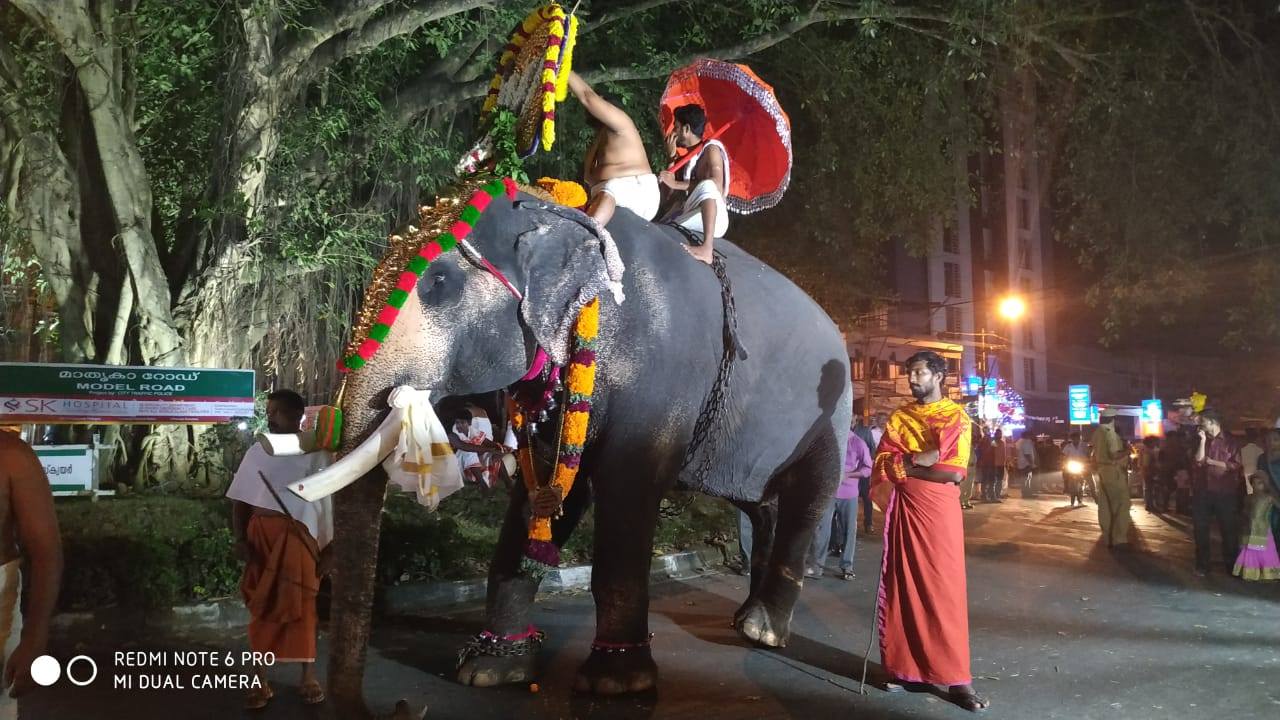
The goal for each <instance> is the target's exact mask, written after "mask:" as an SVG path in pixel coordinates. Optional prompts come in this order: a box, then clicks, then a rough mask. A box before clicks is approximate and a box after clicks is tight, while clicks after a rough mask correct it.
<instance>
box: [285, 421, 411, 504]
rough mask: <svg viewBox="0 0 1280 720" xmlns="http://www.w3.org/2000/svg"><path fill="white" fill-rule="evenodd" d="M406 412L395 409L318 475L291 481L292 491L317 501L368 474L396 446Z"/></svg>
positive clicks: (290, 488)
mask: <svg viewBox="0 0 1280 720" xmlns="http://www.w3.org/2000/svg"><path fill="white" fill-rule="evenodd" d="M404 412H405V411H404V410H403V409H402V408H392V410H391V412H390V413H389V414H388V415H387V417H386V419H385V420H383V421H382V424H381V425H379V426H378V429H377V430H375V431H374V432H373V434H372V435H370V436H369V437H367V438H365V441H364V442H362V443H360V445H359V446H357V447H356V448H355V449H354V450H352V451H351V452H349V453H347V454H346V456H344V457H343V458H342V459H341V460H339V461H338V462H336V463H334V464H332V465H330V466H329V467H327V468H325V469H324V470H321V471H320V472H318V473H316V474H315V475H311V476H309V477H305V478H303V479H301V480H299V481H297V482H295V483H290V484H289V486H288V487H289V490H290V491H292V492H293V494H295V495H297V496H298V497H300V498H302V499H303V500H306V501H307V502H315V501H316V500H319V499H321V498H325V497H328V496H330V495H332V494H334V493H336V492H338V491H339V490H341V489H342V488H344V487H346V486H348V485H350V484H351V483H353V482H355V481H356V480H359V479H360V478H362V477H364V476H365V474H366V473H368V472H369V471H370V470H373V469H374V468H375V467H377V466H378V463H381V462H382V461H383V459H385V458H386V457H387V456H388V455H390V454H391V451H393V450H395V449H396V443H397V442H398V441H399V438H400V425H401V422H402V420H403V415H404Z"/></svg>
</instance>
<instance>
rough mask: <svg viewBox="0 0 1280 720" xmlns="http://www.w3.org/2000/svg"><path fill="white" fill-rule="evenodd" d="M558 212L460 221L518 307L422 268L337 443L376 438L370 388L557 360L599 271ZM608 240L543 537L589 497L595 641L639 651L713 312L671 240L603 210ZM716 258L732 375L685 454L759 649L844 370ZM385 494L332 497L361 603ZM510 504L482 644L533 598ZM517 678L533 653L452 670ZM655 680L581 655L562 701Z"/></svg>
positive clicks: (776, 292) (500, 374) (810, 505)
mask: <svg viewBox="0 0 1280 720" xmlns="http://www.w3.org/2000/svg"><path fill="white" fill-rule="evenodd" d="M574 212H576V211H573V212H571V211H565V210H564V209H563V208H554V209H553V208H550V207H549V206H547V205H545V204H544V203H542V202H541V201H539V200H536V199H534V198H531V197H528V196H525V195H521V196H520V197H519V199H518V200H517V201H515V202H512V201H510V200H509V199H507V198H498V199H495V200H494V202H493V203H492V205H491V206H490V207H489V209H488V210H487V211H486V212H485V214H484V215H483V216H482V217H481V219H480V220H479V221H478V222H477V223H476V226H475V229H474V231H473V233H472V235H471V238H470V240H471V242H472V243H473V244H474V246H475V247H476V248H477V249H478V250H479V251H480V252H481V253H482V254H484V256H485V257H486V258H487V259H488V260H490V261H491V262H492V263H493V264H494V265H496V266H497V267H498V268H499V269H501V270H502V272H503V273H504V274H505V275H507V277H508V278H510V279H511V281H512V282H513V283H514V284H515V286H516V287H518V288H520V289H521V290H522V291H524V292H525V295H526V297H525V300H524V303H523V306H522V307H520V308H519V310H518V309H517V303H516V301H515V299H514V298H513V297H512V296H511V295H510V294H509V293H508V292H507V291H506V290H505V289H504V288H503V287H502V285H501V284H500V283H499V282H497V281H496V280H495V279H494V278H493V277H492V276H491V275H489V274H488V273H486V272H485V271H484V270H482V269H480V268H479V267H478V266H476V265H474V264H473V263H472V262H469V261H468V260H467V259H466V258H465V257H463V256H462V255H461V254H460V253H459V252H456V251H455V252H451V253H448V254H446V255H444V256H442V257H441V258H440V259H438V260H437V261H436V262H435V263H433V264H432V265H431V267H430V268H428V270H427V272H426V273H425V274H424V276H423V278H422V280H421V282H420V283H419V286H418V292H417V294H416V296H414V297H411V298H410V301H409V303H407V304H406V305H405V308H404V309H403V310H402V312H401V317H400V320H398V321H397V324H396V325H395V327H394V328H393V330H392V333H391V336H390V337H389V338H388V340H387V342H386V343H385V344H384V345H383V348H382V349H381V350H380V351H379V353H378V355H377V357H375V358H374V360H373V361H372V362H371V363H370V365H369V366H368V367H367V368H365V369H363V370H361V371H359V372H357V373H354V374H353V377H352V378H351V382H350V385H349V387H348V388H347V391H346V402H345V406H346V407H345V409H346V412H347V429H346V434H345V436H344V445H345V446H346V447H352V446H353V445H354V444H355V443H356V442H358V441H359V440H360V439H361V438H362V437H364V436H365V435H367V434H368V432H369V431H370V430H371V429H372V428H373V427H374V426H375V423H376V422H377V421H378V420H379V419H380V415H381V412H382V410H381V409H382V408H385V407H386V404H385V403H386V394H387V390H388V389H389V388H391V387H393V386H395V385H397V384H410V385H414V386H415V387H418V388H420V389H426V388H429V389H431V390H432V392H433V397H434V398H440V397H444V396H448V395H458V394H465V393H474V392H483V391H489V390H494V389H498V388H502V387H505V386H508V385H510V384H512V383H514V382H515V381H517V380H518V379H519V378H520V377H521V376H522V375H523V374H524V373H525V371H526V369H527V367H528V365H529V363H530V362H531V360H532V357H533V354H534V351H535V349H536V346H537V345H536V344H537V343H541V344H543V345H544V346H548V350H549V351H551V352H552V353H553V354H554V355H558V356H560V357H563V353H564V352H566V351H567V347H565V346H561V347H556V345H557V343H560V344H561V345H563V342H562V341H563V340H564V339H565V334H564V328H565V326H564V322H565V321H566V320H571V319H572V317H573V313H574V311H575V309H576V308H577V307H578V306H579V304H580V303H581V302H582V301H583V300H584V298H583V297H582V294H581V293H580V292H579V291H580V289H581V288H582V287H584V286H587V287H592V288H599V287H600V283H601V280H600V278H601V277H602V273H603V260H602V259H601V257H602V256H601V252H600V242H599V238H598V236H597V235H596V233H595V232H594V231H593V230H592V229H591V226H590V223H587V222H583V219H585V216H580V215H577V214H574ZM609 231H610V233H611V234H612V235H613V237H614V239H615V240H616V243H617V246H618V249H619V252H620V254H621V256H622V259H623V261H624V262H625V264H626V275H625V278H624V289H625V293H626V300H625V301H624V302H623V303H622V304H621V305H619V304H617V303H616V302H615V300H614V299H613V297H612V296H611V295H610V293H609V292H607V291H606V292H603V293H602V294H601V295H600V299H601V312H600V336H599V341H598V356H597V358H598V364H599V365H598V367H599V370H598V375H597V379H596V386H595V388H596V389H595V396H594V409H593V412H592V415H591V422H590V429H589V434H588V442H587V447H586V452H585V454H584V457H583V462H582V469H581V471H580V473H579V476H578V480H577V483H576V484H575V485H574V488H573V491H572V493H571V494H570V496H569V498H567V500H566V510H567V512H566V513H565V515H564V517H563V518H562V519H560V520H558V521H557V522H556V523H555V525H554V528H553V530H554V536H555V537H554V539H555V541H556V542H557V543H560V544H563V542H564V541H565V540H566V539H567V538H568V536H569V534H570V533H571V532H572V530H573V525H574V524H575V523H576V522H577V520H578V518H579V517H580V516H581V514H582V511H583V510H584V509H585V508H586V506H587V504H588V501H590V502H593V503H594V504H595V538H594V545H595V551H594V552H595V554H594V557H595V563H594V568H593V573H592V581H591V588H592V594H593V595H594V597H595V601H596V608H597V609H596V625H597V630H596V637H597V639H598V640H600V641H603V642H608V643H641V642H642V641H644V640H645V639H646V638H647V637H648V606H649V596H648V578H649V562H650V556H651V552H652V545H653V533H654V528H655V525H656V522H657V519H658V507H659V502H660V500H661V498H662V496H663V494H664V492H665V491H666V490H667V489H669V488H671V487H672V486H673V485H676V483H677V481H678V480H679V481H681V485H682V486H685V487H688V483H689V477H688V476H689V475H692V469H693V468H694V467H696V466H697V465H698V463H697V462H694V463H692V464H691V465H690V468H689V469H688V470H686V471H685V476H686V477H684V478H678V477H677V475H678V474H679V470H680V466H681V463H682V460H683V457H684V454H685V451H686V448H687V446H688V444H689V442H690V439H691V435H692V430H693V427H694V422H695V420H696V418H697V416H698V413H699V411H700V409H701V406H702V403H703V399H704V397H705V396H706V394H707V392H708V390H709V389H710V388H711V386H712V383H713V382H714V381H715V378H716V371H717V367H718V365H719V363H720V359H721V352H722V341H721V328H722V322H723V316H722V310H721V298H720V287H719V284H718V282H717V280H716V277H715V275H714V273H713V272H712V270H711V269H710V268H709V267H707V266H706V265H703V264H702V263H699V262H697V261H695V260H694V259H693V258H691V257H690V256H689V255H688V254H687V253H686V252H685V250H684V249H683V248H682V247H681V240H680V238H679V236H678V235H677V233H676V232H675V231H674V230H672V229H670V228H664V227H661V226H656V225H651V224H649V223H646V222H643V221H642V220H640V219H639V218H637V217H636V216H635V215H633V214H631V213H630V212H628V211H625V210H619V211H618V213H617V214H616V215H615V216H614V219H613V221H612V222H611V223H610V225H609ZM716 247H717V248H718V249H719V250H720V251H721V252H723V253H724V255H725V262H726V267H727V269H728V272H729V275H730V277H731V279H732V283H733V287H734V293H735V297H736V304H737V321H738V332H739V336H740V339H741V342H742V344H743V345H744V346H745V347H746V348H747V350H748V351H749V352H750V358H749V359H748V360H745V361H740V362H739V363H738V364H737V365H736V366H735V368H734V375H733V381H732V386H731V391H730V394H729V406H728V407H727V409H726V411H725V413H724V414H723V416H722V418H721V420H720V423H719V426H718V427H717V428H716V429H715V431H716V433H717V434H718V439H717V440H716V441H715V442H714V443H709V444H708V445H707V446H704V450H708V451H714V453H715V456H714V462H713V463H712V465H711V467H712V470H711V472H710V473H709V474H708V476H707V477H706V478H705V481H704V482H703V484H702V486H701V487H698V488H693V489H697V490H701V491H703V492H706V493H708V494H711V495H715V496H719V497H723V498H726V499H728V500H730V501H731V502H733V503H734V504H735V505H737V506H738V507H740V508H742V509H743V510H744V511H746V512H747V513H748V514H749V515H750V516H751V517H752V519H753V522H754V523H755V535H754V550H753V556H752V558H751V590H750V594H749V597H748V599H747V600H746V602H745V603H744V604H743V605H742V607H741V608H740V609H739V610H738V612H737V613H736V615H735V618H734V624H735V626H736V627H737V628H738V630H739V632H740V633H741V634H742V635H743V636H744V637H746V638H748V639H749V640H751V641H753V642H755V643H759V644H761V645H766V646H773V647H778V646H782V645H784V644H785V643H786V640H787V636H788V632H789V624H790V620H791V613H792V606H793V604H794V603H795V600H796V597H797V595H798V593H799V590H800V587H801V584H802V581H803V555H804V552H805V548H806V547H807V545H808V543H809V539H810V537H811V535H812V530H813V528H814V526H815V525H816V523H817V519H818V516H819V514H820V513H821V511H822V509H823V508H825V507H827V506H828V505H829V503H830V500H831V497H832V495H833V493H834V491H835V487H836V485H837V484H838V483H839V481H840V475H841V466H842V462H843V454H844V448H845V440H846V435H847V433H848V428H849V416H850V412H851V408H850V402H851V395H850V384H849V369H848V355H847V353H846V350H845V348H844V344H843V341H842V339H841V337H840V334H839V332H838V331H837V329H836V328H835V326H834V324H833V323H832V322H831V320H830V319H829V318H828V317H827V315H826V314H825V313H824V312H823V311H822V310H821V309H820V308H819V307H818V306H817V304H815V303H814V302H813V301H812V300H811V299H810V298H809V297H808V296H807V295H805V294H804V293H803V292H802V291H801V290H800V289H799V288H797V287H796V286H795V285H793V284H792V283H791V282H790V281H789V280H787V279H786V278H785V277H783V276H782V275H780V274H778V273H777V272H775V271H774V270H772V269H770V268H769V267H767V266H766V265H764V263H762V262H760V261H759V260H757V259H755V258H754V257H751V256H750V255H748V254H747V253H745V252H743V251H742V250H741V249H739V248H737V247H736V246H734V245H733V244H732V243H729V242H722V241H717V243H716ZM557 424H558V422H548V423H544V424H543V425H542V426H541V428H540V429H541V430H542V431H543V434H544V436H545V437H543V438H541V440H542V446H541V447H540V448H539V451H540V453H542V454H545V455H547V456H550V455H551V453H552V450H551V448H550V444H551V443H553V442H554V440H555V438H554V429H555V426H557ZM384 482H385V480H379V479H371V478H368V477H367V478H364V479H363V480H361V481H360V482H357V483H356V484H355V485H353V486H352V487H351V488H349V489H348V490H346V491H343V494H341V495H339V499H340V502H339V504H338V513H339V517H338V530H339V533H341V534H342V535H345V539H347V540H348V542H350V543H354V544H356V545H358V546H359V549H358V551H357V550H349V551H348V552H347V553H346V556H347V559H348V560H349V561H351V562H356V561H357V560H358V559H359V558H360V555H361V554H363V563H362V564H366V563H367V564H368V568H366V569H367V570H368V572H367V573H365V576H364V577H357V578H355V582H354V583H353V586H354V585H355V584H358V583H360V582H365V583H367V586H366V587H365V588H362V590H364V591H367V592H371V585H372V561H370V560H369V558H370V557H371V556H372V555H373V552H374V548H376V541H377V525H378V520H379V517H378V516H379V512H378V511H379V509H380V505H381V497H382V486H383V483H384ZM526 500H527V498H526V493H525V490H524V488H523V487H522V486H520V484H519V483H516V488H515V490H514V491H513V493H512V499H511V506H510V508H509V510H508V512H507V516H506V520H505V523H504V525H503V527H502V531H501V538H500V540H499V545H498V549H497V552H496V556H495V557H494V558H493V563H492V565H491V568H490V572H489V588H488V608H487V609H488V621H487V622H488V629H489V630H491V631H492V632H495V633H498V634H514V633H518V632H521V631H523V630H524V629H525V628H526V627H527V626H528V625H529V624H530V610H531V606H532V603H533V597H534V594H535V591H536V589H537V588H536V583H535V582H534V581H533V580H531V579H529V578H528V577H527V576H525V575H522V574H520V572H519V564H520V559H521V554H522V550H523V545H524V539H525V534H526V517H527V512H528V511H527V508H526V505H527V502H526ZM346 580H347V581H348V582H352V578H351V577H347V578H346ZM342 584H343V585H347V583H345V582H344V583H342ZM347 593H350V595H346V594H347ZM338 594H339V597H338V599H337V603H336V604H338V605H341V604H342V603H343V602H344V596H345V600H346V601H349V602H355V601H356V600H360V599H363V598H365V597H367V595H366V593H365V592H356V590H355V588H354V587H347V588H343V589H342V590H341V591H339V593H338ZM345 607H346V608H347V609H348V610H349V612H351V613H352V614H353V615H352V617H349V618H343V619H342V620H341V622H342V623H349V624H353V625H354V626H355V627H357V628H359V629H358V630H357V631H356V632H358V633H363V634H364V635H365V637H367V628H368V617H367V612H366V613H363V617H361V616H360V615H359V613H360V612H361V611H360V610H359V608H358V607H357V606H353V605H346V606H345ZM365 607H367V605H366V606H365ZM339 612H341V610H339ZM351 621H355V622H354V623H352V622H351ZM344 632H350V631H344ZM358 637H359V635H355V634H353V635H351V637H350V638H348V639H349V640H356V639H358ZM338 654H339V652H338V651H336V650H335V653H334V655H335V658H337V656H338ZM340 669H341V668H340ZM351 669H354V670H357V671H358V670H359V669H360V668H359V667H358V666H353V667H352V668H351ZM534 670H535V668H534V658H533V657H523V658H477V659H474V660H471V661H469V662H468V663H467V664H465V665H464V666H463V667H462V668H461V669H460V672H459V679H460V681H461V682H464V683H467V684H471V685H477V686H486V685H496V684H501V683H507V682H527V681H528V680H530V679H531V678H532V677H533V674H534ZM331 676H332V670H331ZM656 678H657V669H656V666H655V665H654V663H653V660H652V657H651V656H650V653H649V651H648V648H647V647H645V648H641V649H637V650H632V651H628V652H626V653H611V654H610V653H603V652H592V654H591V655H590V656H589V657H588V659H587V660H586V662H585V663H584V664H583V665H582V667H581V668H580V670H579V674H578V678H577V682H576V687H577V688H578V689H579V690H583V691H589V692H595V693H601V694H613V693H622V692H635V691H641V690H646V689H649V688H651V687H653V685H654V683H655V681H656Z"/></svg>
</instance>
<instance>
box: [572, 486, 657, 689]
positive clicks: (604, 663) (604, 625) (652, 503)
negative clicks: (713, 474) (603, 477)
mask: <svg viewBox="0 0 1280 720" xmlns="http://www.w3.org/2000/svg"><path fill="white" fill-rule="evenodd" d="M660 500H661V490H660V489H657V487H656V483H654V482H646V481H645V480H643V479H639V478H636V477H628V478H625V480H624V479H622V478H614V482H612V483H608V484H605V483H597V485H596V507H595V530H596V533H595V551H594V553H595V555H594V557H595V559H594V563H593V567H592V569H591V594H592V595H593V596H594V597H595V601H596V639H595V642H593V643H592V646H591V655H590V656H588V657H587V659H586V660H585V661H584V662H583V663H582V665H581V666H580V667H579V668H578V675H577V678H576V679H575V680H574V689H575V690H577V691H578V692H589V693H594V694H596V695H621V694H624V693H635V692H643V691H646V690H651V689H653V687H654V686H655V685H656V684H657V680H658V666H657V665H656V664H655V663H654V662H653V655H652V653H651V652H650V649H649V567H650V563H651V561H652V559H653V557H652V556H653V533H654V529H655V528H656V526H657V522H658V504H659V501H660Z"/></svg>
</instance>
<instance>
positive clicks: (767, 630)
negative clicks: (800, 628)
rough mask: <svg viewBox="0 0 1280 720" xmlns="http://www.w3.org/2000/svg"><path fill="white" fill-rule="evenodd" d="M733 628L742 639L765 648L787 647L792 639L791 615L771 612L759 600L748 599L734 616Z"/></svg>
mask: <svg viewBox="0 0 1280 720" xmlns="http://www.w3.org/2000/svg"><path fill="white" fill-rule="evenodd" d="M733 627H734V629H735V630H737V631H738V634H739V635H741V636H742V637H744V638H746V639H747V640H750V641H751V642H753V643H755V644H757V645H763V646H764V647H771V648H781V647H786V646H787V639H788V638H789V637H791V614H790V613H787V614H785V615H783V614H782V613H780V612H777V611H771V610H769V609H768V608H767V607H766V606H765V604H764V603H762V602H760V601H759V600H754V599H748V600H747V601H746V602H745V603H743V604H742V607H740V608H738V612H736V613H734V615H733Z"/></svg>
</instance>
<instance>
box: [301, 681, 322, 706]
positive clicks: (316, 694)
mask: <svg viewBox="0 0 1280 720" xmlns="http://www.w3.org/2000/svg"><path fill="white" fill-rule="evenodd" d="M298 694H299V695H301V696H302V702H303V704H305V705H319V704H320V703H322V702H324V688H322V687H320V683H318V682H316V681H315V680H312V681H311V682H308V683H303V684H302V686H301V687H299V688H298Z"/></svg>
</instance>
